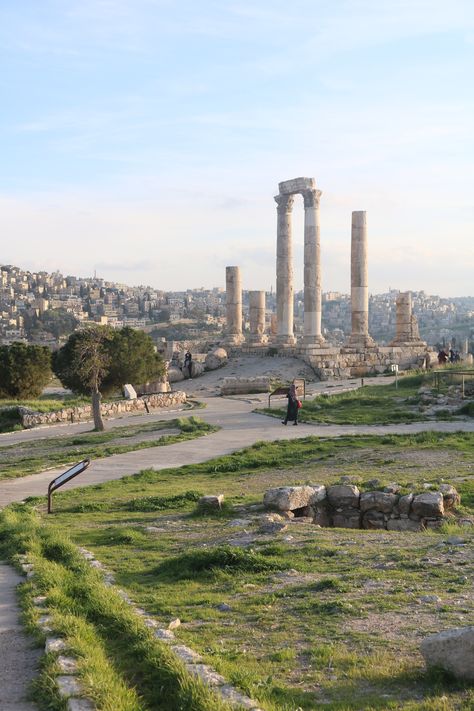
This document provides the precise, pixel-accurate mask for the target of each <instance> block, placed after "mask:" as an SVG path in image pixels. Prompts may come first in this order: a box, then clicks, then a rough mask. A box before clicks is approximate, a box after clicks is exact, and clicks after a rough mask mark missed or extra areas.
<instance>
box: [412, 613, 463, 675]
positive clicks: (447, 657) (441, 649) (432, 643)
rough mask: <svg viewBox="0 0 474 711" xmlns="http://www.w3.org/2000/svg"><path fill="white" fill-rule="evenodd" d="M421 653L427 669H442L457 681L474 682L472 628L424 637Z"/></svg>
mask: <svg viewBox="0 0 474 711" xmlns="http://www.w3.org/2000/svg"><path fill="white" fill-rule="evenodd" d="M421 653H422V655H423V657H424V659H425V663H426V665H427V666H428V667H432V666H436V667H442V668H443V669H446V671H448V672H450V673H451V674H454V676H455V677H457V678H458V679H466V680H467V681H474V626H471V627H461V628H457V629H452V630H446V631H444V632H439V633H438V634H433V635H430V636H429V637H426V638H425V639H424V640H423V641H422V643H421Z"/></svg>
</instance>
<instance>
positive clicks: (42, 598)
mask: <svg viewBox="0 0 474 711" xmlns="http://www.w3.org/2000/svg"><path fill="white" fill-rule="evenodd" d="M45 604H46V595H37V596H36V597H34V598H33V605H36V606H37V607H44V605H45Z"/></svg>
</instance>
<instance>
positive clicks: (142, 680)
mask: <svg viewBox="0 0 474 711" xmlns="http://www.w3.org/2000/svg"><path fill="white" fill-rule="evenodd" d="M0 530H1V536H0V541H1V544H0V551H1V553H2V555H3V556H7V557H9V558H10V560H12V561H13V562H14V561H15V558H16V555H17V554H18V553H25V554H27V555H28V559H29V560H31V561H32V562H33V563H34V566H35V578H34V581H33V582H28V583H26V584H25V585H23V587H22V591H21V596H22V604H23V611H24V613H23V614H24V620H25V622H26V624H27V626H28V627H29V629H30V631H34V633H35V635H36V637H37V639H39V640H40V641H42V635H41V633H39V632H38V631H37V628H36V624H35V623H36V620H37V617H38V612H37V611H36V609H35V608H34V607H33V604H32V598H33V596H34V595H35V594H42V595H46V597H47V606H48V610H49V612H50V614H51V615H52V618H53V625H54V628H55V629H56V630H57V631H59V633H60V634H62V635H63V636H64V639H65V642H66V644H67V647H68V648H69V650H70V651H71V652H72V653H73V654H74V655H75V656H76V657H77V659H78V662H79V674H80V677H81V678H82V682H83V684H84V686H85V690H86V693H87V695H88V696H89V697H90V698H92V699H93V700H94V701H95V703H96V705H97V708H98V709H103V710H104V711H106V710H112V709H115V710H116V711H149V710H151V709H156V711H185V710H186V711H187V710H189V711H209V709H215V711H226V709H228V707H227V705H226V704H224V703H223V702H222V701H221V700H220V699H218V698H217V697H216V696H215V695H214V694H213V693H212V691H211V690H209V689H208V688H206V687H205V686H204V685H203V684H202V683H201V682H200V681H199V680H197V679H195V678H193V677H191V675H190V674H189V673H188V672H187V671H186V669H185V667H184V665H183V663H182V662H181V661H180V660H179V659H178V658H177V657H176V656H175V655H174V654H173V653H172V652H171V651H170V649H169V648H168V647H167V646H166V645H165V644H163V643H161V642H160V641H159V640H157V639H156V638H155V637H154V635H153V632H152V631H151V630H150V629H148V628H147V627H146V626H145V624H144V622H143V621H142V620H141V619H140V617H139V616H137V615H135V614H134V613H133V612H132V610H131V609H130V607H129V606H128V605H126V603H125V602H124V601H123V600H122V599H121V598H120V597H119V595H118V594H117V593H116V592H115V591H114V590H112V589H110V588H107V587H105V585H104V584H103V582H102V580H101V577H100V575H99V574H98V573H97V571H95V570H93V569H91V568H90V567H89V566H88V565H87V563H86V562H85V561H84V559H83V558H82V557H81V556H80V555H79V553H78V551H77V549H76V548H75V546H73V545H72V544H71V543H69V541H68V540H67V539H65V537H64V534H63V533H59V532H55V531H53V530H51V529H48V528H47V527H45V526H43V525H41V523H40V522H39V521H38V520H37V519H36V518H35V516H34V515H33V514H31V512H28V511H27V510H18V511H17V512H16V511H8V512H6V513H3V514H2V517H1V529H0ZM56 673H58V669H57V667H56V666H55V656H54V655H53V654H50V655H47V656H46V658H45V659H44V660H43V667H42V671H41V673H40V676H39V678H38V680H37V681H36V682H35V692H36V693H35V700H36V701H37V703H38V704H39V706H40V708H41V709H57V710H58V711H59V709H63V708H64V706H63V705H62V704H64V702H61V701H60V700H59V697H58V694H57V690H56V688H55V685H54V676H55V674H56Z"/></svg>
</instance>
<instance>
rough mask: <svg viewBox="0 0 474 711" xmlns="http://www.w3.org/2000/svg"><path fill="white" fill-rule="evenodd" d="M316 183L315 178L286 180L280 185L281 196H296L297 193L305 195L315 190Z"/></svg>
mask: <svg viewBox="0 0 474 711" xmlns="http://www.w3.org/2000/svg"><path fill="white" fill-rule="evenodd" d="M315 188H316V181H315V179H314V178H293V179H292V180H284V181H283V182H282V183H278V190H279V192H280V195H294V194H295V193H303V192H305V191H306V190H315Z"/></svg>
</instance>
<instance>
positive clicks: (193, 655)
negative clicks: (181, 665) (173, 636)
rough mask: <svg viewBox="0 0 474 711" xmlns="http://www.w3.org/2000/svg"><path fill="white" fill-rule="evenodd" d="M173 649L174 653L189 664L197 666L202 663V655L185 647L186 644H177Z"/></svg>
mask: <svg viewBox="0 0 474 711" xmlns="http://www.w3.org/2000/svg"><path fill="white" fill-rule="evenodd" d="M172 649H173V652H174V653H175V654H176V655H177V656H178V657H179V658H180V659H181V660H182V661H183V662H186V663H187V664H197V663H198V662H202V657H201V655H200V654H198V653H197V652H195V651H194V650H192V649H190V648H189V647H185V646H184V644H177V645H175V646H173V647H172Z"/></svg>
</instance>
